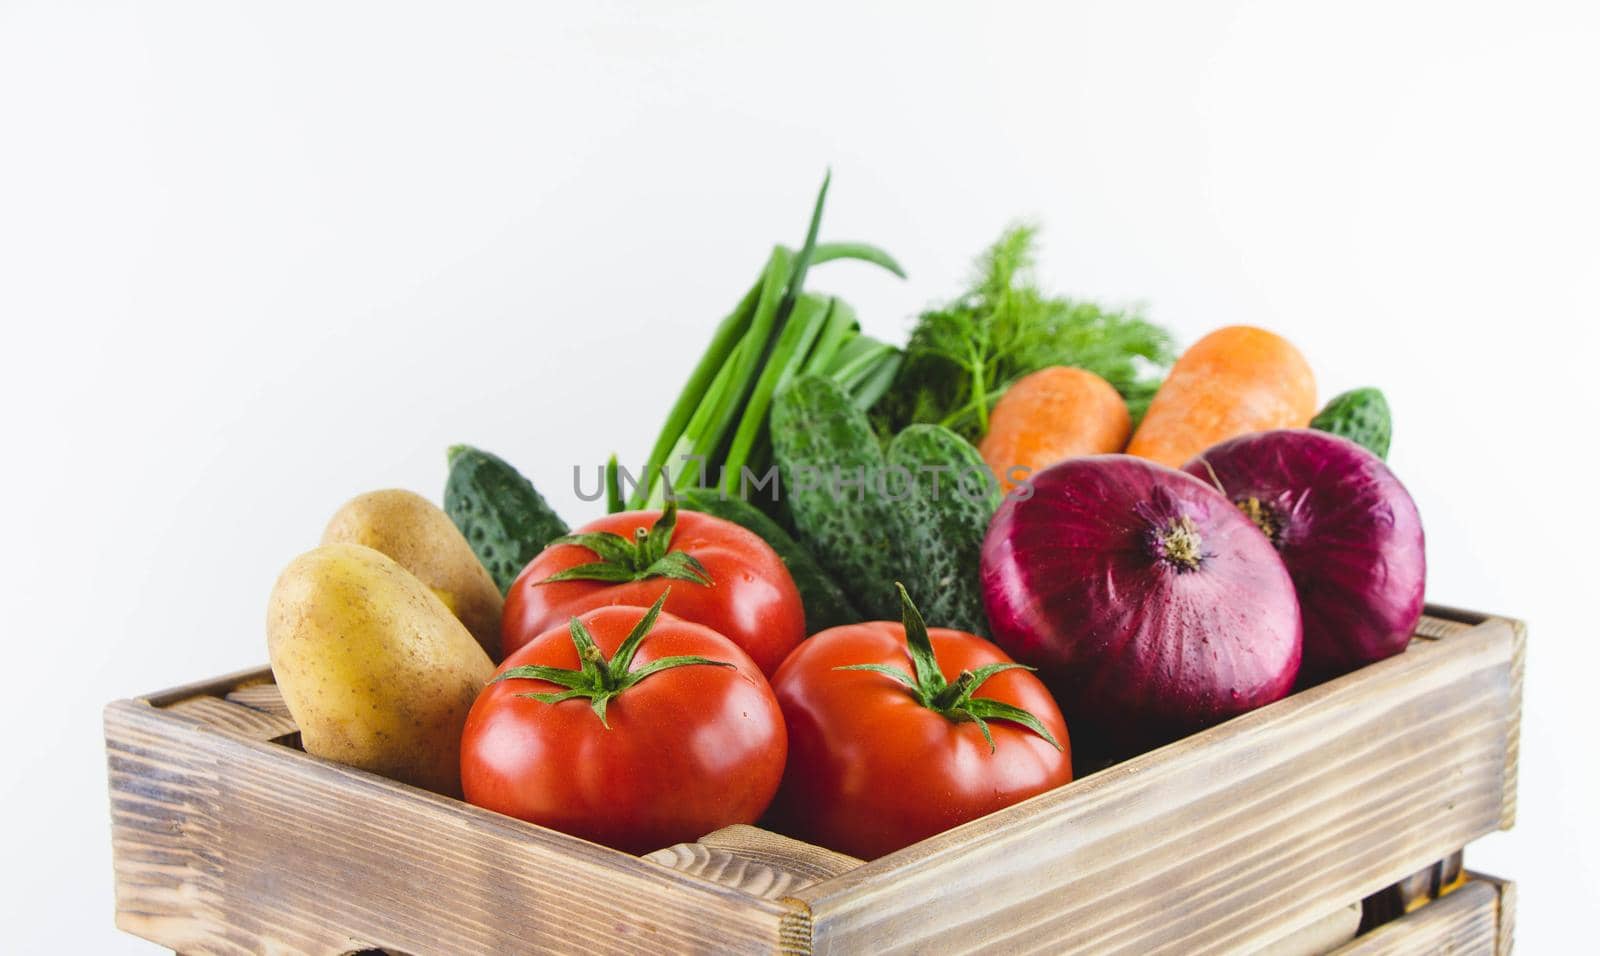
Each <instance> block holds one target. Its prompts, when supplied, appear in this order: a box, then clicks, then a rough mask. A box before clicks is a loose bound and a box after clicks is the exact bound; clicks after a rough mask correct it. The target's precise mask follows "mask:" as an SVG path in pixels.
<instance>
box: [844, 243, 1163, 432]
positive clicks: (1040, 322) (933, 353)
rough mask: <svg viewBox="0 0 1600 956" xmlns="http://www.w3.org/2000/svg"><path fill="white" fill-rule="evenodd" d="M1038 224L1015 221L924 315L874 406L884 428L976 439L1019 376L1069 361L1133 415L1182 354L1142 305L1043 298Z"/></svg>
mask: <svg viewBox="0 0 1600 956" xmlns="http://www.w3.org/2000/svg"><path fill="white" fill-rule="evenodd" d="M1037 237H1038V229H1037V227H1035V226H1033V225H1030V224H1019V225H1015V226H1012V227H1011V228H1009V229H1007V230H1006V231H1005V233H1003V234H1002V235H1001V236H1000V238H999V240H997V241H996V242H995V243H994V244H993V245H992V246H990V247H989V248H988V249H987V250H985V251H984V253H983V254H982V255H981V256H979V257H978V260H977V263H976V264H975V268H974V274H973V276H972V280H971V285H970V287H969V288H968V289H967V290H966V292H964V293H963V294H962V295H961V296H959V297H958V298H956V299H955V300H954V301H952V302H950V303H949V304H947V305H945V306H944V307H943V308H938V309H932V310H929V311H927V312H924V313H923V314H922V315H920V316H919V317H918V318H917V323H916V325H915V327H914V328H913V329H912V332H911V337H910V341H909V343H908V344H907V346H906V359H905V363H904V364H903V365H902V366H901V369H900V373H899V375H898V377H897V378H896V380H895V383H894V385H893V387H891V388H890V390H889V392H888V393H887V394H886V395H885V396H884V398H883V400H882V401H880V402H879V403H878V405H877V406H876V407H875V408H874V409H873V414H874V417H875V418H876V419H877V420H878V423H879V427H880V429H881V430H882V431H885V432H893V431H898V430H899V429H901V428H904V427H905V426H906V425H910V424H914V423H919V422H934V423H937V424H941V425H944V426H946V427H948V428H952V429H954V430H955V431H956V432H958V433H959V434H961V435H962V436H963V437H965V438H967V439H968V440H970V441H974V442H976V441H978V440H979V439H981V438H982V437H983V435H984V433H985V432H986V431H987V430H988V418H989V412H990V410H992V409H993V408H994V403H995V402H996V401H998V400H999V398H1000V396H1001V395H1003V394H1004V393H1005V390H1006V389H1007V388H1010V387H1011V385H1012V383H1014V382H1016V380H1017V379H1019V378H1022V377H1023V376H1024V375H1028V374H1030V373H1032V372H1036V371H1038V370H1039V369H1042V368H1047V367H1049V366H1052V365H1070V366H1076V367H1078V368H1083V369H1087V370H1088V371H1091V372H1094V373H1095V374H1096V375H1099V376H1100V377H1102V378H1104V379H1105V380H1106V381H1108V382H1110V383H1111V385H1112V386H1113V387H1114V388H1116V389H1117V391H1118V392H1120V393H1121V394H1122V395H1123V397H1124V398H1125V399H1127V401H1128V405H1129V410H1130V412H1132V413H1133V415H1134V418H1135V420H1136V421H1137V420H1138V418H1139V417H1141V416H1142V415H1143V412H1144V408H1145V407H1146V406H1147V405H1148V404H1149V401H1150V398H1151V396H1153V395H1154V393H1155V389H1156V387H1157V386H1158V385H1159V383H1160V380H1161V377H1162V376H1163V375H1164V374H1165V372H1166V369H1167V367H1168V366H1170V365H1171V364H1172V361H1173V359H1174V358H1175V343H1174V342H1173V339H1172V336H1171V335H1170V334H1169V333H1168V332H1167V331H1166V330H1165V329H1163V328H1161V327H1160V326H1158V325H1155V324H1154V323H1152V322H1150V321H1149V320H1148V319H1146V318H1145V317H1144V315H1143V313H1142V312H1141V311H1140V310H1138V309H1124V310H1114V309H1106V308H1104V307H1102V306H1099V305H1097V304H1095V303H1093V302H1084V301H1075V300H1072V299H1066V298H1056V297H1052V296H1049V295H1046V294H1045V293H1044V292H1043V291H1042V290H1041V289H1040V288H1039V286H1038V282H1037V280H1036V278H1035V276H1034V265H1035V261H1036V255H1035V246H1036V240H1037Z"/></svg>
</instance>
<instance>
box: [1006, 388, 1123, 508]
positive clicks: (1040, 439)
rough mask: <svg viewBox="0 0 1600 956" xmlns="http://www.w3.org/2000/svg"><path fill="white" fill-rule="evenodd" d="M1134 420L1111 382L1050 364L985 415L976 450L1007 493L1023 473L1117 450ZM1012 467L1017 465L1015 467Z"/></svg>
mask: <svg viewBox="0 0 1600 956" xmlns="http://www.w3.org/2000/svg"><path fill="white" fill-rule="evenodd" d="M1130 428H1132V421H1131V419H1129V417H1128V406H1127V404H1126V403H1125V402H1123V400H1122V396H1121V395H1118V394H1117V390H1116V389H1114V388H1112V387H1111V383H1109V382H1107V381H1106V380H1105V379H1103V378H1101V377H1100V376H1098V375H1096V374H1094V373H1093V372H1088V371H1084V370H1083V369H1081V368H1066V367H1065V366H1061V365H1054V366H1051V367H1050V368H1043V369H1040V370H1039V371H1037V372H1034V373H1032V374H1030V375H1024V376H1023V377H1022V378H1020V379H1018V380H1017V382H1016V384H1014V385H1012V386H1011V387H1010V388H1009V389H1007V390H1006V393H1005V394H1004V395H1002V396H1001V397H1000V401H999V402H997V403H996V404H995V406H994V412H993V413H992V414H991V415H990V416H989V433H988V434H987V435H985V436H983V441H982V442H980V443H979V445H978V451H979V453H980V454H982V455H983V460H984V462H985V463H986V464H987V465H988V466H989V468H990V470H992V471H993V472H994V474H995V477H996V478H998V479H999V480H1000V488H1001V490H1002V491H1010V490H1011V489H1012V488H1014V487H1015V486H1016V485H1017V483H1018V480H1019V479H1023V478H1026V477H1027V475H1026V474H1024V473H1022V472H1021V469H1022V468H1027V469H1029V471H1030V472H1037V471H1039V470H1041V469H1043V468H1048V467H1049V466H1051V465H1053V464H1055V463H1056V462H1058V461H1062V460H1064V459H1067V458H1072V457H1075V456H1077V455H1098V454H1101V453H1103V452H1113V451H1121V450H1122V446H1123V445H1125V444H1127V442H1128V431H1129V429H1130ZM1012 469H1017V470H1016V471H1013V470H1012Z"/></svg>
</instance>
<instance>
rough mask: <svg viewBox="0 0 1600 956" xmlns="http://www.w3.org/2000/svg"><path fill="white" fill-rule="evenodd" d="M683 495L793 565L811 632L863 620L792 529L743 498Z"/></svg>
mask: <svg viewBox="0 0 1600 956" xmlns="http://www.w3.org/2000/svg"><path fill="white" fill-rule="evenodd" d="M679 498H680V499H681V501H682V502H683V506H684V507H685V508H688V509H689V510H691V511H698V512H700V513H702V514H708V515H711V516H713V517H717V518H722V519H723V520H725V521H731V522H733V523H734V524H736V525H739V526H740V527H742V528H744V529H745V530H746V531H751V532H754V533H755V534H756V535H757V536H758V537H760V538H761V539H762V540H763V541H765V542H766V543H767V544H769V545H771V546H772V550H774V551H776V552H778V557H780V558H782V559H783V563H784V564H785V565H786V566H787V567H788V568H789V575H790V576H791V577H793V578H794V584H795V587H796V588H798V589H799V590H800V600H801V602H802V603H803V604H804V605H805V608H806V633H807V634H815V633H817V632H818V631H825V630H827V629H828V628H830V627H839V626H840V625H843V624H855V623H857V622H859V621H860V620H861V615H860V614H859V613H858V612H857V611H856V609H855V608H854V607H853V606H851V604H850V598H849V597H848V596H846V595H845V593H844V589H843V588H841V587H839V585H838V582H836V581H834V580H833V578H832V577H830V576H829V575H828V572H826V571H824V570H823V569H822V565H820V564H818V563H817V559H816V558H813V557H812V556H811V552H809V551H807V550H806V549H805V548H804V547H803V546H802V545H801V544H800V542H798V541H796V540H795V539H794V538H792V537H790V535H789V532H787V531H785V530H783V528H781V527H779V525H778V523H777V522H776V521H773V520H772V519H771V518H769V517H767V515H766V514H765V513H764V512H762V510H761V509H760V508H757V507H756V506H755V505H752V504H751V503H750V502H748V501H745V500H744V499H743V498H731V497H728V498H725V497H723V496H722V495H720V494H718V493H717V491H716V490H715V489H698V488H696V489H691V490H689V491H686V492H682V493H681V494H680V495H679Z"/></svg>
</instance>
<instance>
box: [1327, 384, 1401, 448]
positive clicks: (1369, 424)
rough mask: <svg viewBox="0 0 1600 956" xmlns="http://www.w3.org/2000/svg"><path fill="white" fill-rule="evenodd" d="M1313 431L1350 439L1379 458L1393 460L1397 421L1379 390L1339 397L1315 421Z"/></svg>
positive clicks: (1363, 389) (1355, 392) (1330, 400)
mask: <svg viewBox="0 0 1600 956" xmlns="http://www.w3.org/2000/svg"><path fill="white" fill-rule="evenodd" d="M1311 427H1312V428H1315V429H1316V430H1317V431H1323V432H1327V433H1329V434H1330V435H1338V436H1340V437H1342V438H1348V439H1350V440H1351V441H1353V442H1355V443H1356V444H1358V445H1360V446H1361V447H1363V448H1365V449H1366V450H1368V451H1370V452H1372V453H1373V454H1374V455H1377V456H1378V457H1379V458H1387V457H1389V438H1390V436H1391V435H1392V434H1393V432H1394V421H1393V419H1392V418H1391V417H1390V415H1389V400H1388V399H1386V398H1384V397H1383V392H1381V391H1379V390H1378V389H1376V388H1355V389H1351V390H1350V391H1348V392H1343V393H1341V394H1339V395H1335V396H1334V397H1333V398H1331V399H1329V400H1328V404H1326V405H1324V406H1323V407H1322V411H1320V412H1318V413H1317V417H1315V418H1313V419H1311Z"/></svg>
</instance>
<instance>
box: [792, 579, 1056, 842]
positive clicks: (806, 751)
mask: <svg viewBox="0 0 1600 956" xmlns="http://www.w3.org/2000/svg"><path fill="white" fill-rule="evenodd" d="M906 603H907V604H908V605H909V599H906ZM915 614H916V612H915V609H914V608H909V607H908V614H907V621H906V624H895V623H891V622H888V621H875V622H870V623H866V624H856V625H848V626H845V627H836V628H832V629H830V630H826V631H823V632H821V633H820V634H816V635H814V636H812V637H811V638H810V639H809V640H807V641H806V642H805V643H803V644H801V645H800V646H799V647H798V648H797V649H796V650H795V652H794V653H793V654H790V655H789V659H788V660H786V661H784V663H783V666H782V667H781V668H779V669H778V674H777V676H776V677H775V678H774V679H773V689H774V691H776V693H777V695H778V704H779V705H780V706H781V707H782V708H783V715H784V720H785V722H786V723H787V724H788V728H789V766H788V769H787V770H786V771H785V773H784V778H783V786H782V787H781V788H780V789H779V792H778V798H777V801H776V802H775V804H774V806H773V816H774V818H775V820H776V821H777V822H778V823H779V825H780V827H779V828H780V829H783V830H784V832H786V833H791V834H793V835H795V836H797V837H800V838H802V839H806V840H810V841H811V842H813V843H818V844H821V845H822V846H825V847H829V848H831V849H834V850H838V851H840V852H842V853H848V854H850V855H852V856H858V857H862V858H863V859H872V858H874V857H878V856H882V855H883V854H885V853H890V852H893V851H895V850H898V849H900V848H902V847H906V846H909V845H911V844H913V843H915V842H917V841H918V840H921V839H924V838H926V837H929V836H932V835H933V834H935V833H939V832H942V831H944V830H947V829H949V828H951V827H953V826H956V825H958V824H961V823H966V822H967V821H969V820H975V819H977V818H978V817H981V816H983V815H985V814H987V813H991V812H993V811H995V810H998V809H1000V808H1002V807H1006V806H1010V805H1011V804H1013V803H1016V802H1018V801H1020V800H1023V799H1026V798H1027V797H1031V796H1033V795H1034V794H1038V793H1043V792H1044V791H1046V790H1049V789H1051V788H1053V787H1058V786H1060V785H1062V784H1064V783H1067V782H1068V781H1070V780H1071V779H1072V760H1071V754H1070V752H1069V751H1068V749H1067V726H1066V723H1065V721H1063V720H1062V717H1061V711H1060V710H1059V709H1058V708H1057V707H1056V704H1055V701H1054V700H1053V699H1052V698H1051V696H1050V692H1049V691H1047V690H1046V689H1045V687H1044V684H1042V683H1041V682H1040V681H1039V680H1038V678H1036V677H1034V676H1033V674H1031V673H1029V672H1028V671H1027V670H1025V669H1021V668H1015V669H1009V670H1004V671H1001V672H998V673H993V674H992V675H991V676H988V677H987V679H983V680H981V682H979V683H978V684H977V687H976V694H977V695H978V696H979V697H981V698H987V699H990V700H992V701H995V702H999V704H1000V706H995V705H992V704H991V705H981V706H979V702H976V701H974V702H972V703H971V704H970V705H969V706H971V707H972V709H973V710H974V711H976V712H978V713H980V714H981V713H983V712H988V713H991V714H992V713H994V712H996V711H1000V710H1004V709H1005V705H1009V706H1010V707H1012V708H1021V709H1022V710H1023V711H1026V712H1028V713H1030V714H1032V715H1033V717H1034V718H1036V719H1037V722H1038V724H1039V726H1041V727H1042V728H1044V729H1045V730H1048V731H1049V733H1050V734H1051V736H1053V737H1054V738H1055V740H1056V741H1057V742H1059V743H1060V744H1061V747H1060V748H1059V749H1058V748H1057V747H1056V746H1055V745H1053V744H1052V743H1050V742H1049V741H1048V740H1046V739H1045V738H1044V737H1043V736H1041V735H1040V734H1038V733H1036V732H1035V731H1034V730H1030V729H1028V728H1027V727H1025V726H1023V725H1022V724H1020V723H1017V722H1015V721H1014V720H1012V719H1005V718H1002V717H998V716H989V717H985V718H984V720H983V723H985V724H987V726H988V729H989V732H990V733H991V734H992V735H993V749H992V750H991V748H990V743H989V741H987V740H985V738H984V734H983V729H982V726H981V725H980V723H979V722H978V721H976V720H973V719H971V717H970V716H967V717H963V716H962V715H961V714H960V713H956V714H954V715H947V714H946V713H941V712H940V710H938V709H934V708H930V707H928V706H925V705H924V704H923V703H922V701H921V700H920V699H919V696H918V690H917V689H915V686H910V687H908V686H907V685H906V683H904V682H902V681H898V680H896V679H894V678H892V677H890V676H888V675H887V674H884V673H881V672H874V671H870V670H840V669H839V668H841V667H850V666H853V665H859V664H867V665H876V666H878V667H886V668H890V669H892V670H894V671H897V672H899V673H901V674H902V675H904V676H905V677H906V679H907V680H908V681H910V682H911V683H912V684H913V685H916V684H918V681H917V678H916V676H915V675H917V674H918V671H919V668H918V667H917V666H916V662H915V660H914V657H913V652H912V650H911V648H910V646H909V645H908V641H907V638H906V633H907V626H906V625H910V626H911V628H912V629H914V630H920V629H922V620H921V618H920V616H915ZM925 634H926V637H927V638H929V639H931V640H930V642H929V643H930V644H931V649H932V652H933V656H934V658H935V661H933V662H929V664H930V665H936V666H929V667H928V668H927V669H926V674H927V675H928V677H929V680H928V681H923V682H921V686H922V687H924V688H929V689H934V693H932V694H930V695H929V696H930V697H933V698H934V699H935V703H936V704H937V703H938V698H939V696H940V694H941V693H943V694H944V695H945V699H946V700H948V699H949V697H951V696H954V694H955V692H954V691H949V690H943V689H942V688H940V685H943V684H946V683H947V682H948V683H949V684H951V685H953V684H954V683H955V682H956V681H957V680H958V678H960V677H961V675H962V672H964V671H978V670H979V669H980V668H984V667H985V666H986V665H995V664H1008V663H1010V661H1011V659H1010V658H1009V657H1007V656H1006V655H1005V653H1004V652H1002V651H1001V650H1000V649H999V648H998V647H996V646H995V645H993V644H991V643H989V642H988V641H986V640H984V639H983V638H981V637H977V636H975V635H972V634H967V633H963V632H961V631H953V630H948V629H945V628H935V629H933V630H932V631H925ZM1013 666H1014V665H1013ZM935 673H937V674H938V675H939V676H937V677H934V676H933V675H934V674H935ZM979 676H981V675H979Z"/></svg>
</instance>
